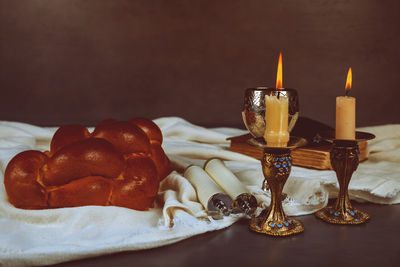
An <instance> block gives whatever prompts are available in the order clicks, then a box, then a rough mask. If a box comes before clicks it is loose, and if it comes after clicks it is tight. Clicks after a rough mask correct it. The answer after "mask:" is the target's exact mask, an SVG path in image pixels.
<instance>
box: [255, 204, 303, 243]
mask: <svg viewBox="0 0 400 267" xmlns="http://www.w3.org/2000/svg"><path fill="white" fill-rule="evenodd" d="M267 213H268V211H267V210H263V211H262V212H261V214H260V215H259V216H258V217H253V218H252V219H251V220H250V226H249V227H250V230H252V231H254V232H257V233H261V234H266V235H271V236H282V237H283V236H289V235H294V234H299V233H301V232H303V231H304V226H303V223H302V222H301V221H299V220H296V219H293V218H290V217H285V220H274V219H269V218H268V217H269V216H268V214H267Z"/></svg>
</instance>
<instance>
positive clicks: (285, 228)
mask: <svg viewBox="0 0 400 267" xmlns="http://www.w3.org/2000/svg"><path fill="white" fill-rule="evenodd" d="M261 165H262V170H263V174H264V177H265V179H266V181H267V182H268V185H269V187H270V191H271V204H270V207H269V210H266V209H265V210H263V211H262V212H261V213H260V215H259V216H258V217H252V219H251V220H250V230H252V231H255V232H258V233H263V234H267V235H273V236H288V235H292V234H297V233H300V232H302V231H304V227H303V224H302V223H301V222H300V221H299V220H295V219H292V218H288V217H286V215H285V212H284V210H283V207H282V190H283V187H284V185H285V183H286V180H287V178H288V177H289V175H290V171H291V167H292V157H291V156H290V150H289V149H288V148H280V147H279V148H278V147H273V148H272V147H267V148H265V149H264V153H263V158H262V160H261ZM264 184H265V183H264Z"/></svg>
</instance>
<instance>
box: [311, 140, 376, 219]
mask: <svg viewBox="0 0 400 267" xmlns="http://www.w3.org/2000/svg"><path fill="white" fill-rule="evenodd" d="M359 161H360V151H359V148H358V143H357V141H352V140H334V142H333V146H332V149H331V165H332V168H333V169H334V171H335V172H336V176H337V179H338V182H339V195H338V197H337V199H336V203H335V205H334V206H328V207H326V208H323V209H322V210H320V211H318V212H317V213H316V214H315V215H316V216H317V217H318V218H320V219H322V220H324V221H326V222H328V223H334V224H360V223H364V222H366V221H367V220H368V219H369V218H370V216H369V215H368V214H367V213H365V212H362V211H360V210H358V209H355V208H353V207H352V205H351V203H350V199H349V193H348V187H349V183H350V179H351V177H352V175H353V172H354V171H355V170H356V169H357V167H358V164H359Z"/></svg>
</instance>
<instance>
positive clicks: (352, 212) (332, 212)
mask: <svg viewBox="0 0 400 267" xmlns="http://www.w3.org/2000/svg"><path fill="white" fill-rule="evenodd" d="M315 216H317V217H318V218H320V219H321V220H323V221H325V222H327V223H333V224H362V223H366V222H367V221H368V220H369V219H370V218H371V217H370V216H369V214H368V213H366V212H364V211H361V210H359V209H356V208H349V209H347V210H346V211H345V212H344V213H343V212H342V211H341V209H338V208H335V207H333V206H328V207H325V208H323V209H321V210H319V211H318V212H316V213H315Z"/></svg>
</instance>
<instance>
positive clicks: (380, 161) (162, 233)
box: [0, 117, 400, 266]
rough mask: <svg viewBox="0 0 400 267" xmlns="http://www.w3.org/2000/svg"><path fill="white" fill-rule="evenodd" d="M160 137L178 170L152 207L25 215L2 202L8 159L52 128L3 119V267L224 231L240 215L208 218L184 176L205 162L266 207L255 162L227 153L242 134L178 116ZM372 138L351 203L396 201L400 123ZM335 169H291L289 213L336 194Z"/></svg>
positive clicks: (46, 138)
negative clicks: (222, 166) (213, 161)
mask: <svg viewBox="0 0 400 267" xmlns="http://www.w3.org/2000/svg"><path fill="white" fill-rule="evenodd" d="M155 122H156V123H157V124H158V125H159V126H160V128H161V130H162V132H163V135H164V144H163V148H164V150H165V151H166V153H167V155H168V156H169V158H170V160H171V162H172V164H173V167H174V169H175V171H174V172H172V173H171V174H170V175H169V176H168V177H167V178H166V179H164V180H163V181H162V183H161V184H160V190H159V195H158V198H157V201H156V205H155V207H154V208H152V209H150V210H149V211H145V212H143V211H135V210H130V209H126V208H120V207H99V206H86V207H78V208H62V209H49V210H22V209H17V208H14V207H13V206H12V205H11V204H9V203H8V201H7V195H6V193H5V189H4V183H3V173H4V170H5V168H6V166H7V163H8V162H9V160H10V159H11V158H12V157H13V156H14V155H16V154H17V153H19V152H21V151H23V150H27V149H38V150H46V149H48V147H49V142H50V140H51V137H52V135H53V134H54V132H55V130H56V129H55V128H41V127H36V126H33V125H28V124H23V123H17V122H5V121H3V122H0V168H1V176H0V263H1V264H3V265H6V266H8V265H48V264H54V263H59V262H63V261H69V260H74V259H80V258H85V257H91V256H96V255H101V254H109V253H114V252H120V251H126V250H141V249H147V248H153V247H158V246H163V245H166V244H171V243H174V242H177V241H180V240H182V239H185V238H188V237H190V236H193V235H197V234H201V233H204V232H207V231H213V230H218V229H222V228H225V227H228V226H229V225H231V224H233V223H234V222H235V221H236V220H237V219H238V217H237V216H236V217H235V216H233V215H232V216H230V217H225V218H224V219H223V220H213V219H212V218H210V217H208V216H207V214H206V212H205V211H204V209H203V207H202V206H201V204H200V203H199V202H198V200H197V196H196V192H195V190H194V189H193V187H192V186H191V184H190V183H189V182H188V181H187V180H186V179H185V178H184V177H183V176H182V170H183V169H184V168H185V167H186V166H188V165H189V164H198V165H200V166H202V165H203V164H204V161H205V160H206V159H208V158H210V157H220V158H222V159H223V160H225V161H226V165H227V166H228V168H230V169H231V170H232V171H233V172H234V173H235V174H236V175H237V176H238V177H239V179H240V180H241V181H242V182H243V183H244V184H245V185H246V186H247V187H248V188H249V189H250V191H251V192H252V193H253V194H254V195H255V196H256V197H257V199H258V201H259V203H260V208H259V210H261V208H263V207H266V206H267V205H268V204H269V201H270V198H269V194H268V193H265V192H263V191H262V190H261V188H260V185H261V183H262V181H263V179H264V178H263V175H262V172H261V166H260V163H259V162H258V161H257V160H255V159H253V158H250V157H247V156H244V155H241V154H238V153H234V152H230V151H228V150H227V148H228V146H229V143H228V142H227V141H226V138H227V137H230V136H236V135H240V134H243V133H244V131H242V130H239V129H231V128H217V129H205V128H202V127H198V126H195V125H193V124H190V123H189V122H187V121H185V120H183V119H181V118H175V117H168V118H160V119H157V120H155ZM361 130H364V131H369V132H372V133H374V134H375V135H376V136H377V138H376V139H374V140H373V141H371V142H370V156H369V160H368V161H366V162H364V163H361V164H360V166H359V168H358V170H357V171H356V172H355V173H354V175H353V178H352V180H351V182H350V186H349V190H350V195H351V198H352V199H356V200H358V201H371V202H374V203H381V204H395V203H399V202H400V194H399V190H400V174H399V173H400V125H385V126H376V127H368V128H364V129H361ZM337 188H338V185H337V181H336V176H335V174H334V172H333V171H318V170H311V169H305V168H300V167H293V169H292V173H291V176H290V178H289V180H288V181H287V183H286V186H285V188H284V192H286V193H287V194H288V196H289V197H288V198H287V199H286V200H285V201H284V209H285V211H286V213H287V214H288V215H303V214H310V213H313V212H315V211H317V210H318V209H320V208H322V207H324V206H325V205H326V203H327V201H328V198H329V197H334V196H335V195H337V191H338V190H337Z"/></svg>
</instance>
